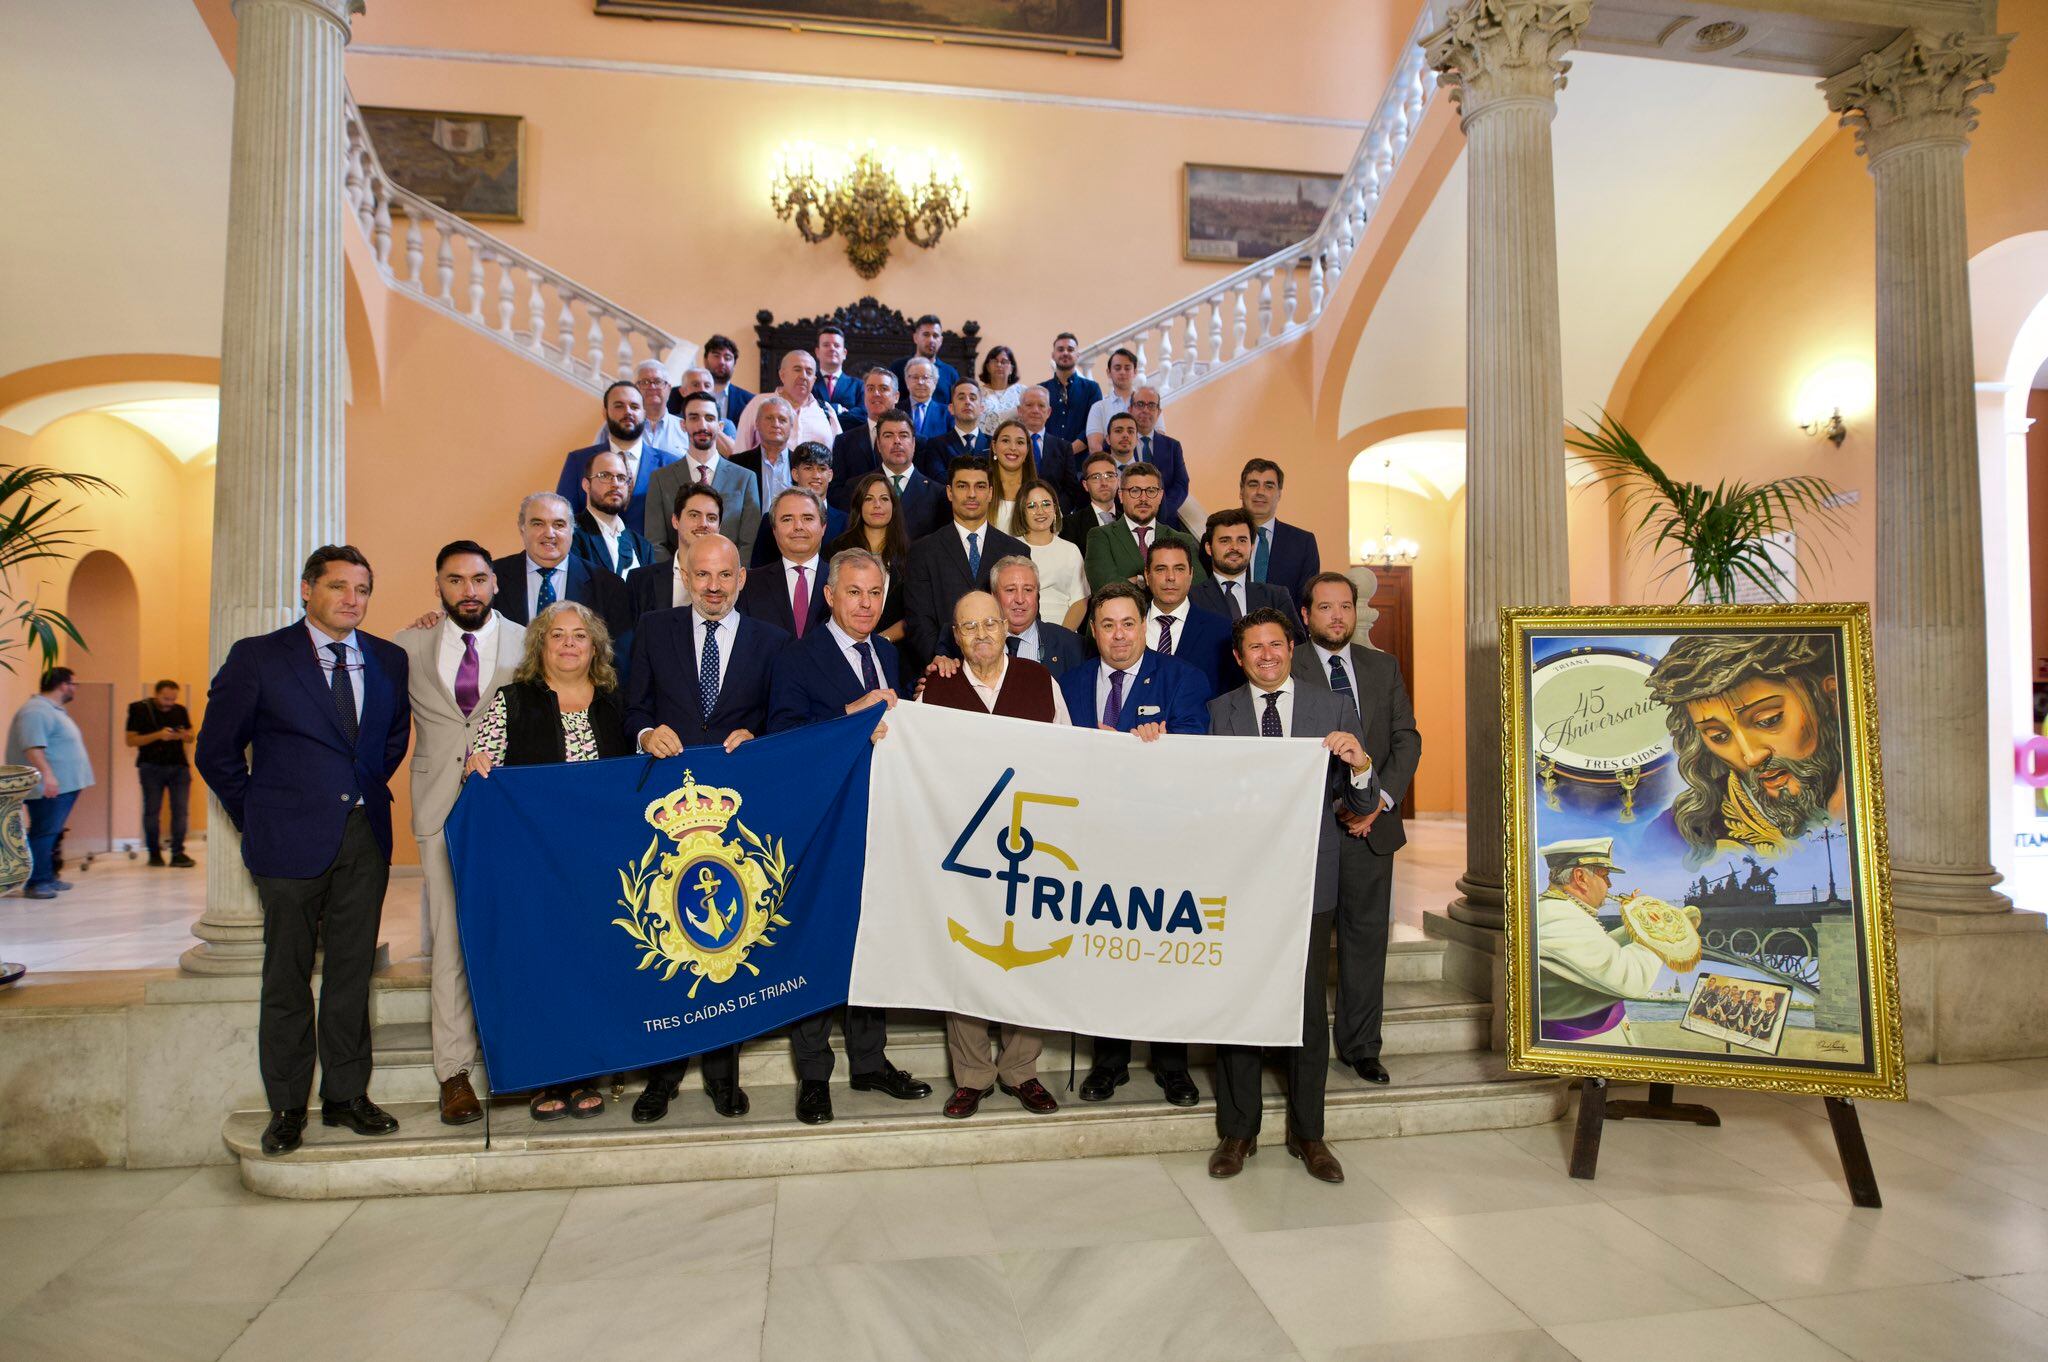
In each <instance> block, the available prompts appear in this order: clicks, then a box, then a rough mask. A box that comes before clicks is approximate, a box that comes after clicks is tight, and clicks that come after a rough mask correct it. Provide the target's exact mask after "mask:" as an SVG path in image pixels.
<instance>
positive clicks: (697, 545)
mask: <svg viewBox="0 0 2048 1362" xmlns="http://www.w3.org/2000/svg"><path fill="white" fill-rule="evenodd" d="M684 570H685V575H686V576H687V578H688V581H689V587H690V604H689V605H687V606H684V607H683V608H681V609H677V610H657V611H654V612H653V613H651V614H649V615H645V616H643V617H642V618H641V620H640V625H639V628H638V631H637V635H636V638H635V642H634V647H633V667H632V671H631V672H629V673H628V674H627V678H626V732H627V733H628V734H630V735H631V736H632V738H633V741H634V743H635V745H636V746H638V747H639V749H640V750H641V751H642V752H645V753H647V754H648V755H649V756H653V757H672V756H675V755H676V754H677V753H678V752H681V751H682V750H683V749H684V748H686V747H703V746H707V745H709V744H711V743H717V744H719V745H720V746H722V747H724V748H725V750H726V751H728V752H730V751H732V750H733V749H734V748H735V747H738V746H739V745H740V744H741V743H743V742H746V741H747V740H748V739H749V738H753V737H755V736H757V735H759V734H762V733H765V732H767V731H768V688H769V685H770V682H771V681H772V680H773V677H774V670H775V659H776V658H777V657H779V656H780V655H781V653H782V650H783V648H784V647H785V646H787V645H788V643H789V634H788V632H787V631H785V630H782V629H778V628H776V627H775V626H774V625H772V624H766V623H763V622H762V621H761V620H758V619H748V618H746V617H745V616H743V615H741V614H739V613H738V612H737V611H735V610H734V609H733V606H734V604H735V603H736V602H737V600H738V598H739V594H740V591H741V589H742V588H743V587H744V586H745V584H746V580H747V572H746V569H745V568H743V567H741V566H740V554H739V549H738V548H737V547H735V546H734V544H733V542H732V541H731V540H730V539H727V538H726V537H725V536H724V535H721V534H705V535H700V536H699V537H698V538H697V539H696V540H695V541H694V542H693V543H692V544H691V545H690V547H689V553H688V557H687V558H686V559H685V560H684ZM739 1062H740V1050H739V1046H737V1045H734V1046H731V1047H729V1048H727V1049H723V1050H713V1051H711V1052H710V1053H709V1054H707V1055H705V1056H704V1091H705V1092H707V1093H709V1094H710V1095H711V1107H712V1110H714V1111H716V1112H717V1113H718V1114H719V1115H720V1116H744V1115H746V1114H747V1109H748V1102H747V1094H746V1090H745V1089H744V1088H742V1087H740V1085H739ZM689 1068H690V1063H689V1061H688V1060H686V1059H684V1060H677V1061H676V1062H674V1063H672V1064H663V1065H660V1066H658V1067H656V1068H654V1069H652V1070H650V1071H649V1072H648V1075H647V1088H646V1090H645V1091H644V1092H642V1093H641V1094H640V1099H639V1100H638V1101H637V1102H635V1103H634V1104H633V1119H634V1120H635V1121H636V1122H638V1123H640V1124H641V1125H648V1124H651V1123H653V1122H655V1121H659V1120H660V1119H661V1118H662V1117H664V1116H666V1115H668V1105H669V1102H670V1101H671V1100H673V1099H674V1097H675V1094H676V1088H677V1086H678V1085H680V1084H681V1083H682V1081H683V1075H684V1074H686V1073H688V1072H689Z"/></svg>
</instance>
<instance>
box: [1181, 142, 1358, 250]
mask: <svg viewBox="0 0 2048 1362" xmlns="http://www.w3.org/2000/svg"><path fill="white" fill-rule="evenodd" d="M1343 180H1344V177H1343V176H1342V175H1326V174H1322V173H1319V172H1317V171H1312V170H1254V169H1250V168H1248V167H1246V166H1205V165H1194V164H1192V163H1190V164H1189V165H1188V166H1187V168H1186V170H1185V171H1184V172H1183V177H1182V188H1181V200H1182V204H1181V222H1182V225H1183V226H1184V228H1185V229H1186V240H1185V242H1184V244H1183V245H1182V247H1181V255H1182V256H1183V257H1184V258H1186V259H1188V260H1215V261H1220V262H1222V263H1224V264H1230V265H1249V264H1251V263H1252V262H1253V261H1255V260H1264V259H1265V258H1266V257H1267V256H1269V255H1272V254H1273V253H1275V252H1276V251H1283V250H1285V249H1287V248H1288V247H1289V246H1292V245H1293V244H1294V243H1295V242H1297V241H1301V240H1304V239H1306V238H1307V237H1309V236H1312V235H1314V233H1315V230H1316V228H1317V227H1318V226H1319V225H1321V223H1322V220H1323V214H1324V213H1326V212H1328V211H1329V207H1330V201H1331V200H1332V199H1334V198H1336V197H1337V186H1338V185H1339V184H1341V183H1343Z"/></svg>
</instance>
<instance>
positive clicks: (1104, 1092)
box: [1081, 1069, 1131, 1102]
mask: <svg viewBox="0 0 2048 1362" xmlns="http://www.w3.org/2000/svg"><path fill="white" fill-rule="evenodd" d="M1130 1081H1131V1071H1130V1070H1129V1069H1090V1070H1089V1071H1088V1076H1087V1077H1086V1078H1084V1079H1082V1080H1081V1100H1082V1101H1083V1102H1107V1101H1108V1100H1109V1095H1110V1094H1111V1093H1113V1092H1115V1091H1116V1090H1117V1089H1118V1088H1121V1087H1122V1086H1123V1085H1124V1084H1126V1083H1128V1082H1130Z"/></svg>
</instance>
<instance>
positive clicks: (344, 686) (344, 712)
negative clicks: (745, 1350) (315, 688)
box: [327, 643, 361, 747]
mask: <svg viewBox="0 0 2048 1362" xmlns="http://www.w3.org/2000/svg"><path fill="white" fill-rule="evenodd" d="M327 651H328V652H330V653H332V654H334V671H333V674H332V675H331V676H330V677H329V679H328V683H327V684H328V685H329V686H330V687H331V688H332V689H333V691H334V714H335V717H336V718H338V719H340V720H341V733H342V736H343V737H345V738H347V739H348V741H349V746H351V747H353V746H355V741H356V734H357V733H358V732H360V731H361V728H360V725H359V724H358V723H357V721H356V688H355V687H354V686H352V685H350V684H349V680H348V645H347V644H345V643H330V644H328V645H327Z"/></svg>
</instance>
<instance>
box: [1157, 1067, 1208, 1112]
mask: <svg viewBox="0 0 2048 1362" xmlns="http://www.w3.org/2000/svg"><path fill="white" fill-rule="evenodd" d="M1153 1077H1154V1078H1155V1079H1157V1080H1158V1082H1159V1086H1160V1089H1161V1090H1162V1091H1164V1092H1165V1093H1166V1100H1167V1101H1169V1102H1171V1103H1173V1104H1174V1105H1175V1106H1177V1107H1191V1106H1193V1105H1194V1104H1195V1103H1197V1102H1199V1101H1201V1100H1202V1094H1201V1092H1200V1091H1198V1090H1197V1089H1196V1087H1195V1080H1194V1079H1192V1078H1189V1077H1188V1075H1187V1071H1186V1070H1185V1069H1175V1070H1174V1071H1173V1072H1172V1073H1163V1074H1154V1075H1153Z"/></svg>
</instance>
